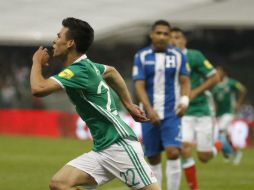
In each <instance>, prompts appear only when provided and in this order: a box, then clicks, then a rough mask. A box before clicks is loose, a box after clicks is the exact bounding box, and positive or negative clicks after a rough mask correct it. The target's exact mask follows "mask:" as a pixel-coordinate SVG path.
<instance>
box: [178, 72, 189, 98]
mask: <svg viewBox="0 0 254 190" xmlns="http://www.w3.org/2000/svg"><path fill="white" fill-rule="evenodd" d="M180 86H181V96H188V97H189V95H190V89H191V86H190V79H189V77H188V76H180Z"/></svg>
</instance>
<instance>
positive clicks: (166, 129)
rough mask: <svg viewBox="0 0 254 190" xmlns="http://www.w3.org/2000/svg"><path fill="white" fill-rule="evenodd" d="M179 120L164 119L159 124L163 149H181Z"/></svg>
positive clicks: (176, 118) (174, 118)
mask: <svg viewBox="0 0 254 190" xmlns="http://www.w3.org/2000/svg"><path fill="white" fill-rule="evenodd" d="M180 124H181V119H180V118H178V117H176V116H173V117H170V118H166V119H164V120H163V121H162V122H161V126H160V133H161V140H162V145H163V147H164V148H167V147H176V148H181V144H182V143H181V129H180Z"/></svg>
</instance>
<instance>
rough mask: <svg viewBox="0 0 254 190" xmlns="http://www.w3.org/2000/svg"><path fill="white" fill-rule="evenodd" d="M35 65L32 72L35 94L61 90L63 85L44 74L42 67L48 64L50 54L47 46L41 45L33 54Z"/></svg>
mask: <svg viewBox="0 0 254 190" xmlns="http://www.w3.org/2000/svg"><path fill="white" fill-rule="evenodd" d="M32 60H33V65H32V69H31V74H30V83H31V91H32V94H33V95H34V96H37V97H43V96H46V95H49V94H51V93H52V92H54V91H58V90H61V89H62V88H61V86H60V85H59V84H58V83H57V82H56V81H55V80H53V79H45V78H44V77H43V76H42V67H43V66H47V65H48V60H49V54H48V50H47V49H46V48H43V47H40V48H39V49H38V50H37V51H36V52H35V53H34V55H33V59H32Z"/></svg>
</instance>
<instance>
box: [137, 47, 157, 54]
mask: <svg viewBox="0 0 254 190" xmlns="http://www.w3.org/2000/svg"><path fill="white" fill-rule="evenodd" d="M152 52H153V49H152V46H146V47H144V48H141V49H139V50H138V51H137V53H136V55H139V56H140V55H143V54H149V53H152Z"/></svg>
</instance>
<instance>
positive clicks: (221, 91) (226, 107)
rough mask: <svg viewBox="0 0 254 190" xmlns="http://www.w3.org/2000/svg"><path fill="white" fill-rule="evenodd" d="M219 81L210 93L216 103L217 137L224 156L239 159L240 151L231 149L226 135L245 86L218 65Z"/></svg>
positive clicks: (244, 92) (242, 96) (241, 101)
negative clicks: (218, 133) (218, 131)
mask: <svg viewBox="0 0 254 190" xmlns="http://www.w3.org/2000/svg"><path fill="white" fill-rule="evenodd" d="M217 71H218V74H219V77H220V82H219V83H218V84H217V85H216V86H215V87H214V88H213V90H212V93H213V96H214V100H215V105H216V117H217V120H218V124H219V130H220V135H219V139H220V141H221V142H222V153H223V155H224V156H225V158H227V159H228V158H233V162H234V160H240V159H238V158H240V157H241V152H240V151H237V150H236V149H233V147H232V146H231V143H230V142H229V140H230V139H229V137H228V127H229V125H230V124H231V123H232V121H233V119H234V118H235V114H236V113H237V112H238V111H239V110H240V106H241V105H242V103H243V100H244V98H245V96H246V93H247V90H246V88H245V87H244V86H243V85H242V84H241V83H240V82H238V81H236V80H234V79H232V78H229V77H228V76H227V73H226V71H225V69H223V67H221V66H218V67H217Z"/></svg>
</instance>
